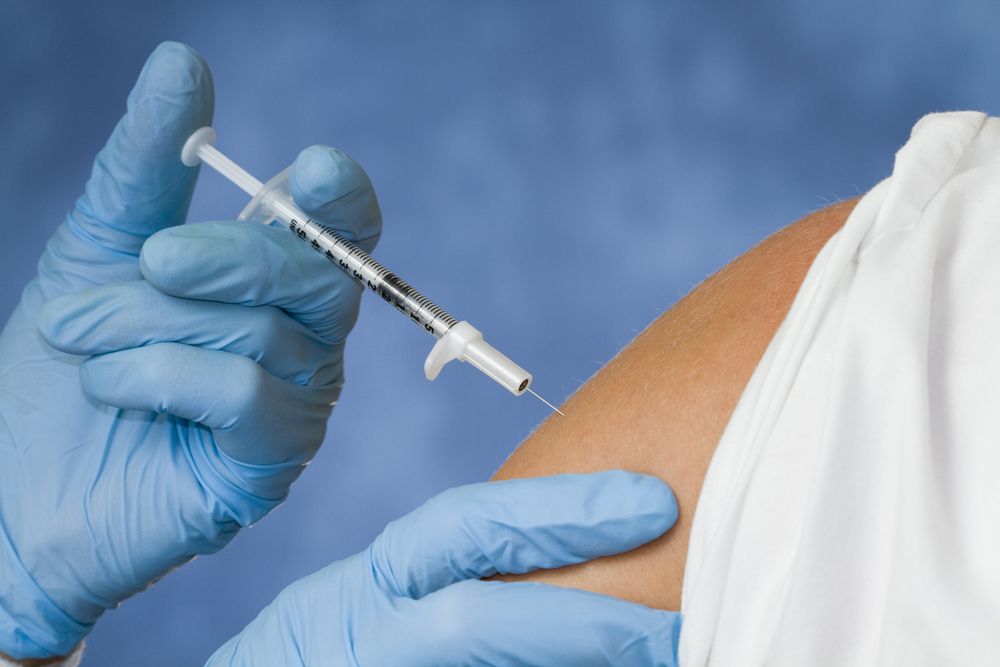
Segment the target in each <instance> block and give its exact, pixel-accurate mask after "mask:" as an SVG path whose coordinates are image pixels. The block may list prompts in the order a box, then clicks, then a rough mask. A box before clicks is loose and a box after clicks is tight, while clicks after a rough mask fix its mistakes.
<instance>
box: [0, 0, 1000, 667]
mask: <svg viewBox="0 0 1000 667" xmlns="http://www.w3.org/2000/svg"><path fill="white" fill-rule="evenodd" d="M998 26H1000V3H996V2H995V1H994V0H984V1H983V2H963V1H952V2H947V3H943V2H939V1H937V0H919V1H910V2H905V3H904V2H883V3H872V2H861V1H860V0H850V1H843V0H842V1H839V2H798V1H792V0H786V1H776V2H770V3H751V2H737V1H720V2H707V1H706V2H693V1H691V2H668V1H666V0H664V1H660V2H610V1H608V2H584V1H579V0H577V1H567V2H527V1H524V2H475V3H472V2H462V1H458V0H456V1H454V2H433V3H432V2H416V1H412V2H391V3H390V2H365V3H361V2H350V3H345V2H329V1H315V2H305V3H287V4H281V5H279V4H277V3H274V4H265V3H261V2H239V3H210V2H191V1H183V2H177V1H175V2H169V3H156V4H155V5H153V4H151V3H135V2H124V1H118V2H103V3H99V4H98V3H53V2H27V1H24V2H14V1H13V0H6V1H4V2H2V3H0V85H2V90H3V91H4V96H3V102H2V105H0V206H2V207H3V212H4V217H3V220H2V222H0V225H3V230H4V232H5V235H4V238H3V242H2V243H0V313H3V314H4V316H6V314H8V313H9V312H10V311H11V310H12V309H13V307H14V305H15V303H16V301H17V299H18V296H19V292H20V289H21V287H22V286H23V284H24V283H25V282H26V281H27V280H29V278H30V277H31V276H32V274H33V273H34V263H35V260H36V258H37V256H38V255H39V253H40V252H41V250H42V247H43V244H44V241H45V239H46V238H47V236H48V235H49V234H50V233H51V232H52V230H53V229H54V228H55V227H56V225H57V224H58V223H59V221H60V220H61V218H62V217H63V215H64V214H65V212H66V210H68V208H69V207H70V206H71V205H72V202H73V200H74V198H75V197H76V195H77V194H78V193H79V191H80V190H81V187H82V185H83V182H84V181H85V179H86V177H87V175H88V173H89V169H90V161H91V159H92V157H93V155H94V154H95V153H96V152H97V150H98V149H99V148H100V146H101V145H102V144H103V142H104V140H105V138H106V137H107V135H108V133H109V132H110V130H111V128H112V127H113V126H114V124H115V122H116V121H117V119H118V117H119V116H120V115H121V113H122V112H123V109H124V100H125V96H126V94H127V92H128V90H129V88H130V87H131V84H132V82H133V80H134V78H135V76H136V74H137V73H138V71H139V68H140V67H141V65H142V63H143V60H144V59H145V57H146V55H147V54H148V52H149V51H150V50H151V49H152V48H153V47H154V46H155V45H156V44H157V43H158V42H159V41H161V40H164V39H177V40H181V41H185V42H187V43H189V44H191V45H192V46H194V47H195V48H196V49H198V50H199V51H200V52H201V53H202V54H203V55H204V56H205V58H206V59H207V61H208V62H209V64H210V65H211V67H212V69H213V72H214V76H215V83H216V91H217V105H216V108H217V113H216V121H215V125H216V127H217V128H218V131H219V146H220V147H221V148H222V149H223V150H224V151H226V152H228V153H229V154H230V155H231V156H232V157H233V158H234V159H236V160H237V161H238V162H240V163H242V164H243V165H244V166H245V167H246V168H248V169H249V170H250V171H251V172H252V173H254V174H256V175H257V176H259V177H262V178H266V177H269V176H270V175H271V174H273V173H275V172H277V171H279V170H280V169H282V168H284V167H285V166H287V164H289V163H290V162H291V161H292V160H293V158H294V156H295V154H296V153H297V151H298V150H300V149H301V148H303V147H305V146H307V145H309V144H312V143H326V144H331V145H336V146H339V147H341V148H343V149H345V150H346V151H347V152H349V153H350V154H352V155H353V156H354V157H355V158H356V159H357V160H358V161H360V162H361V163H362V164H363V165H365V167H366V168H367V170H368V171H369V173H370V174H371V176H372V179H373V180H374V182H375V185H376V188H377V189H378V192H379V196H380V200H381V203H382V208H383V212H384V215H385V221H386V226H385V234H384V236H383V241H382V244H381V246H380V247H379V248H378V250H377V253H376V254H377V256H378V257H379V258H380V259H381V260H382V261H383V262H384V263H385V264H386V265H388V266H390V267H392V268H393V269H394V270H395V271H396V272H397V273H399V274H400V275H402V276H403V277H404V278H405V279H407V280H408V281H410V282H411V283H413V284H414V285H416V286H417V287H418V288H419V289H421V290H422V291H424V292H425V293H427V294H428V295H429V296H430V297H431V298H432V299H435V300H436V301H437V302H438V303H439V304H441V305H443V306H444V307H445V308H447V309H449V310H450V311H452V312H453V314H455V315H457V316H458V317H459V318H460V319H468V320H470V321H471V322H473V323H474V324H475V325H477V326H478V327H479V328H481V329H482V330H483V331H485V332H486V334H487V337H488V338H489V339H490V340H491V341H492V342H494V343H495V344H496V345H497V346H498V347H499V348H500V349H502V350H504V351H505V352H506V353H508V354H509V355H510V356H511V357H512V358H513V359H515V360H517V361H518V362H520V363H521V364H522V365H524V366H525V367H527V368H528V369H529V370H531V371H533V372H534V374H535V378H536V380H535V382H536V384H535V386H536V387H537V389H538V390H539V391H540V392H541V393H542V394H543V395H546V396H547V397H549V398H551V399H554V400H561V399H563V398H564V397H566V396H567V395H568V394H570V393H571V392H572V391H574V390H575V389H576V388H577V387H578V386H579V385H580V384H581V383H582V382H584V381H585V380H586V379H587V378H588V377H589V376H590V375H591V374H593V372H594V371H596V370H597V369H598V367H600V365H601V364H603V363H604V362H606V361H607V360H608V359H609V358H610V357H612V356H613V355H614V354H615V352H616V351H617V350H618V349H619V348H620V347H622V346H623V345H624V344H626V343H627V342H628V341H629V340H630V339H631V338H632V337H633V336H634V335H635V334H636V333H637V332H638V331H639V330H640V329H641V328H642V327H644V326H645V325H646V324H648V323H649V322H650V321H651V320H652V319H653V318H655V317H656V316H657V315H658V314H659V313H661V312H663V311H664V310H665V309H666V308H668V307H669V306H670V305H671V303H673V302H674V301H675V300H676V299H677V298H678V297H680V296H682V295H683V294H684V293H685V292H687V291H688V290H689V289H690V288H691V287H692V286H693V285H695V284H696V283H697V282H699V281H700V280H701V279H703V278H704V277H705V276H707V275H708V274H709V273H711V272H712V271H714V270H715V269H717V268H719V267H720V266H722V265H723V264H725V263H726V262H727V261H728V260H730V259H731V258H733V257H734V256H735V255H737V254H738V253H739V252H741V251H742V250H744V249H746V248H747V247H749V246H750V245H752V244H753V243H755V242H756V241H757V240H759V239H761V238H762V237H764V236H765V235H767V234H768V233H770V232H772V231H774V230H776V229H777V228H779V227H781V226H783V225H785V224H787V223H789V222H791V221H792V220H794V219H795V218H797V217H799V216H801V215H803V214H804V213H806V212H808V211H810V210H813V209H816V208H819V207H822V206H823V205H825V204H826V203H829V202H831V201H833V200H835V199H837V198H842V197H850V196H854V195H856V194H859V193H862V192H864V191H865V190H866V189H868V188H869V187H871V186H872V185H873V184H874V183H875V182H877V181H878V180H880V179H881V178H883V177H884V176H886V175H888V174H889V172H890V171H891V168H892V157H893V153H894V151H895V149H896V148H897V147H898V146H900V145H901V144H902V143H903V142H904V141H905V140H906V137H907V135H908V132H909V128H910V126H911V125H912V124H913V122H914V121H916V120H917V119H918V118H919V117H920V116H921V115H923V114H924V113H926V112H929V111H936V110H948V109H955V108H973V109H982V110H985V111H990V112H993V113H997V112H998V111H1000V66H998V65H1000V39H998ZM243 203H244V199H243V196H242V194H241V193H240V192H239V191H237V190H236V189H235V188H234V187H233V186H231V185H229V184H228V183H226V182H224V181H223V180H222V179H221V178H220V177H218V176H217V175H215V174H212V173H210V172H203V174H202V178H201V183H200V184H199V186H198V190H197V193H196V195H195V200H194V204H193V209H192V214H191V219H192V220H203V219H223V218H230V217H233V216H234V215H235V213H237V212H238V211H239V210H240V209H241V207H242V206H243ZM25 222H27V223H28V224H24V223H25ZM431 343H432V340H431V338H430V337H428V336H426V334H424V333H422V332H421V331H420V330H419V329H417V328H416V327H413V326H410V325H408V324H406V323H405V322H404V321H403V320H401V319H400V318H399V317H398V315H396V314H395V313H393V312H391V311H390V309H388V308H385V307H384V306H382V305H380V304H379V303H377V301H376V300H374V299H371V298H369V297H366V301H365V304H364V307H363V308H362V315H361V320H360V322H359V323H358V327H357V329H356V331H355V333H354V334H353V336H352V338H351V339H350V342H349V344H348V350H347V374H348V385H347V387H346V389H345V391H344V394H343V398H342V401H341V403H340V404H339V405H338V407H337V409H336V410H335V411H334V415H333V418H332V420H331V427H330V432H329V436H328V438H327V443H326V445H325V447H324V449H323V450H322V451H321V453H320V454H319V456H318V458H317V459H316V461H315V463H314V465H312V466H311V467H310V468H309V469H308V470H307V471H306V473H305V475H304V476H303V478H302V479H301V480H300V481H299V482H298V483H297V484H296V485H295V487H294V489H293V492H292V495H291V498H290V499H289V501H288V502H287V503H286V504H285V505H284V506H282V507H281V508H279V509H278V510H277V511H275V512H274V513H273V514H272V515H271V516H269V517H268V518H267V519H265V520H264V521H262V522H261V523H260V524H259V525H258V526H256V527H254V528H252V529H250V530H247V531H245V532H244V533H243V534H242V535H240V536H239V537H238V538H237V539H236V540H235V542H234V543H233V544H232V545H231V546H230V547H229V548H227V549H226V550H225V551H224V552H222V553H220V554H217V555H215V556H211V557H206V558H200V559H198V560H196V561H195V562H193V563H191V564H189V565H188V566H186V567H184V568H183V569H182V570H180V571H178V572H175V573H173V574H171V575H170V576H169V577H167V578H166V579H165V580H164V581H162V582H161V583H160V584H158V585H157V586H156V587H154V588H153V589H152V590H150V591H148V592H146V593H144V594H142V595H140V596H138V597H136V598H134V599H132V600H129V601H127V602H126V603H125V604H123V605H122V606H121V608H120V609H119V610H116V611H114V612H111V613H109V614H107V616H106V617H105V618H104V619H103V620H102V621H101V623H100V624H99V625H98V627H97V630H96V631H95V632H94V634H93V636H92V638H91V639H90V643H89V650H88V653H87V657H86V659H85V660H84V664H85V665H130V664H142V665H146V666H149V667H155V666H159V665H164V666H165V665H171V666H174V665H194V664H200V662H201V661H202V660H204V659H205V658H206V657H207V656H208V655H209V654H210V653H211V652H212V651H213V650H214V649H215V648H216V647H217V646H218V645H219V644H221V643H222V642H223V641H224V640H225V639H226V638H228V637H229V636H231V635H232V634H234V633H236V632H237V631H238V630H239V629H240V628H242V626H243V625H244V624H245V623H246V622H247V621H249V620H250V619H251V618H252V617H253V616H254V615H255V614H256V612H257V611H258V610H259V609H260V608H261V607H263V606H264V605H265V604H266V603H267V602H268V601H269V600H270V599H271V598H272V597H273V596H274V594H275V593H277V592H278V591H279V590H280V589H281V588H282V587H283V586H285V585H286V584H288V583H289V582H291V581H293V580H294V579H296V578H298V577H300V576H302V575H304V574H307V573H309V572H311V571H313V570H315V569H318V568H319V567H321V566H323V565H325V564H326V563H328V562H330V561H332V560H335V559H337V558H340V557H343V556H345V555H348V554H350V553H353V552H355V551H357V550H359V549H361V548H363V547H364V546H365V545H366V544H367V543H368V542H369V541H370V540H371V538H372V537H373V536H374V535H375V534H376V533H377V532H378V531H379V530H380V528H381V526H382V525H384V524H385V522H387V521H388V520H390V519H392V518H393V517H396V516H398V515H400V514H403V513H405V512H407V511H409V510H410V509H412V508H414V507H415V506H416V505H418V504H419V503H420V502H421V501H423V500H424V499H426V498H427V497H429V496H431V495H433V494H434V493H436V492H438V491H440V490H442V489H444V488H446V487H449V486H453V485H457V484H462V483H467V482H473V481H479V480H482V479H485V478H487V477H488V476H489V475H490V474H491V473H492V472H493V471H494V470H495V469H496V467H497V466H498V465H499V464H500V463H501V462H502V461H503V459H504V457H505V456H506V455H507V454H508V453H509V452H510V451H511V450H512V448H513V447H514V446H515V445H516V444H517V442H518V441H520V440H521V439H522V438H523V437H524V436H525V435H527V434H528V433H529V432H530V431H531V429H532V428H533V427H534V426H536V425H537V424H538V423H539V421H540V420H541V419H543V418H544V417H545V415H546V410H545V408H544V406H542V405H541V404H540V403H538V402H537V401H535V400H534V399H532V398H530V397H525V398H520V399H516V398H513V397H512V396H510V395H507V394H506V393H504V392H503V390H501V389H500V388H498V387H497V386H496V385H494V384H493V383H491V382H489V381H488V380H486V379H485V378H484V377H482V376H480V375H479V374H477V373H476V372H474V371H473V370H472V369H470V368H468V367H465V366H456V367H449V368H448V369H447V370H445V371H444V372H443V373H442V376H441V377H440V378H439V379H438V380H437V381H436V382H434V383H428V382H426V381H425V380H424V379H423V376H422V371H421V368H422V363H423V358H424V356H425V355H426V353H427V351H428V350H429V348H430V345H431Z"/></svg>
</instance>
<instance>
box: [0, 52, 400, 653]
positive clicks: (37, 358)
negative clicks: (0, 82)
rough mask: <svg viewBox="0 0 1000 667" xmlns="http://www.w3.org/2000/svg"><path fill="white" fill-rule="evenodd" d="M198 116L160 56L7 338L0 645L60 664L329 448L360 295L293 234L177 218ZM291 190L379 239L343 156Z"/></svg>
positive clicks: (297, 172) (0, 435) (203, 75)
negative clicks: (108, 612) (122, 607)
mask: <svg viewBox="0 0 1000 667" xmlns="http://www.w3.org/2000/svg"><path fill="white" fill-rule="evenodd" d="M212 108H213V90H212V81H211V76H210V74H209V72H208V69H207V68H206V66H205V64H204V63H203V62H202V61H201V59H200V58H199V57H198V56H197V55H196V54H195V53H194V52H193V51H191V50H190V49H189V48H188V47H186V46H183V45H181V44H176V43H167V44H163V45H161V46H160V47H159V48H157V49H156V51H155V52H154V53H153V54H152V56H151V57H150V58H149V60H148V62H147V63H146V65H145V67H144V68H143V70H142V73H141V75H140V77H139V81H138V83H137V84H136V87H135V89H134V90H133V91H132V93H131V95H130V96H129V100H128V111H127V114H126V115H125V117H124V118H123V119H122V120H121V122H120V123H119V124H118V126H117V127H116V128H115V130H114V133H113V134H112V136H111V139H110V140H109V142H108V144H107V146H106V147H105V148H104V149H103V150H102V151H101V153H100V154H99V155H98V157H97V160H96V162H95V163H94V169H93V174H92V176H91V178H90V180H89V182H88V183H87V186H86V191H85V193H84V195H83V196H82V197H81V198H80V199H79V201H77V203H76V206H75V207H74V209H73V210H72V211H71V212H70V213H69V215H68V216H67V218H66V220H65V222H64V223H63V224H62V225H61V226H60V227H59V229H58V230H57V231H56V233H55V235H54V236H53V237H52V239H51V240H50V241H49V244H48V247H47V249H46V251H45V254H44V256H43V257H42V259H41V261H40V262H39V270H38V276H37V277H36V278H35V279H34V280H33V281H32V282H31V283H30V284H29V285H28V286H27V288H26V289H25V290H24V294H23V297H22V300H21V303H20V305H19V306H18V308H17V309H16V311H15V312H14V314H13V315H12V316H11V319H10V321H9V322H8V323H7V326H6V328H5V329H4V330H3V333H2V335H0V653H6V654H8V655H10V656H12V657H15V658H28V657H48V656H54V655H62V654H65V653H68V652H69V651H70V650H71V649H72V648H73V647H74V645H76V644H77V643H78V642H79V641H80V639H81V638H82V637H83V636H84V635H85V634H86V633H87V632H88V631H89V630H90V628H91V626H92V625H93V623H94V622H95V620H96V619H97V618H98V617H99V616H100V615H101V613H102V612H103V611H104V610H105V609H108V608H110V607H114V606H115V605H116V604H117V603H118V602H119V601H121V600H122V599H123V598H125V597H127V596H129V595H131V594H132V593H135V592H136V591H139V590H141V589H143V588H144V587H146V586H147V585H148V584H149V583H150V582H152V581H154V580H155V579H156V578H157V577H159V576H161V575H163V574H164V573H165V572H167V571H168V570H169V569H170V568H172V567H174V566H176V565H178V564H180V563H183V562H184V561H186V560H188V559H189V558H191V557H192V556H193V555H195V554H203V553H209V552H213V551H216V550H218V549H219V548H221V547H222V546H223V545H225V544H226V543H227V542H228V541H229V540H230V539H232V537H233V536H234V535H235V533H236V532H237V530H238V529H239V528H240V527H241V526H247V525H249V524H251V523H253V522H254V521H257V520H258V519H260V518H261V517H262V516H264V515H265V514H266V513H267V512H268V511H269V510H271V509H272V508H273V507H275V506H276V505H277V504H278V503H280V502H281V500H282V499H283V498H284V497H285V495H286V493H287V491H288V487H289V484H291V482H292V481H293V480H294V479H295V478H296V476H297V475H298V474H299V472H300V471H301V470H302V467H303V465H304V464H305V463H306V462H307V461H308V460H309V459H310V458H311V457H312V456H313V454H314V452H315V450H316V448H317V447H318V446H319V444H320V442H321V441H322V439H323V435H324V431H325V427H326V421H327V417H328V416H329V413H330V409H331V406H332V404H333V403H334V401H335V400H336V399H337V397H338V394H339V391H340V387H341V384H342V381H343V368H342V351H343V345H344V337H345V336H346V335H347V333H348V331H349V330H350V329H351V327H352V326H353V324H354V321H355V319H356V317H357V313H358V304H359V297H360V292H361V288H360V287H359V286H358V285H357V284H355V283H354V281H353V280H351V279H350V278H348V277H347V276H346V275H345V274H344V273H343V272H341V271H339V270H333V269H332V268H331V267H330V265H329V263H328V262H327V260H325V259H324V258H323V257H322V256H320V255H319V254H318V253H316V252H314V251H313V250H311V249H310V248H309V247H308V246H307V245H306V244H304V243H302V242H301V241H299V240H297V239H295V238H294V236H293V235H292V234H291V233H289V232H288V231H287V230H284V229H280V228H275V227H265V226H262V225H259V224H251V223H235V222H224V223H205V224H190V225H181V223H183V222H184V220H185V216H186V214H187V207H188V202H189V201H190V198H191V192H192V188H193V187H194V182H195V178H196V173H197V170H195V169H189V168H188V167H185V166H184V165H183V164H181V161H180V149H181V146H182V145H183V143H184V141H185V139H186V138H187V137H188V135H190V133H191V132H192V131H194V130H195V129H197V128H199V127H201V126H203V125H208V124H209V123H210V120H211V116H212ZM291 189H292V194H293V196H294V197H295V199H296V201H297V202H298V203H299V204H300V205H301V207H302V208H304V209H305V210H306V211H307V212H309V213H310V214H311V215H314V216H315V217H316V218H317V219H319V220H321V221H323V222H324V223H326V224H328V225H330V226H332V227H335V228H336V229H338V230H340V231H341V232H342V233H344V234H345V235H346V236H347V237H349V238H353V239H355V240H356V241H358V243H359V245H361V246H362V247H364V248H365V249H367V250H370V249H371V248H372V246H374V245H375V242H376V239H377V237H378V235H379V231H380V227H381V218H380V214H379V210H378V204H377V202H376V200H375V195H374V192H373V191H372V188H371V184H370V182H369V180H368V177H367V176H366V175H365V173H364V172H363V171H362V170H361V168H360V167H359V166H358V165H357V164H355V163H354V162H353V161H351V160H350V158H348V157H346V156H345V155H344V154H342V153H340V152H338V151H335V150H333V149H329V148H320V147H313V148H310V149H307V150H306V151H304V152H303V153H302V154H301V155H299V157H298V159H297V160H296V162H295V168H294V170H293V173H292V177H291ZM140 250H141V254H140Z"/></svg>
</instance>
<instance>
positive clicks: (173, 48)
mask: <svg viewBox="0 0 1000 667" xmlns="http://www.w3.org/2000/svg"><path fill="white" fill-rule="evenodd" d="M211 84H212V75H211V73H210V72H209V69H208V65H207V64H206V63H205V60H204V59H203V58H202V57H201V56H200V55H199V54H198V52H197V51H195V50H194V49H192V48H191V47H190V46H188V45H187V44H182V43H180V42H170V41H168V42H163V43H161V44H160V45H159V46H157V47H156V48H155V49H154V50H153V52H152V53H151V54H150V55H149V58H147V59H146V64H145V65H144V66H143V68H142V73H141V74H140V75H139V85H137V86H136V88H135V91H134V92H135V93H136V94H137V95H138V96H139V97H140V98H148V97H150V96H151V95H156V96H157V97H158V98H159V99H160V100H167V101H171V102H173V101H177V102H185V101H187V100H188V99H190V98H191V97H192V96H195V95H199V94H201V93H203V92H204V91H205V88H206V87H208V88H210V87H211ZM132 101H133V102H134V101H137V100H132Z"/></svg>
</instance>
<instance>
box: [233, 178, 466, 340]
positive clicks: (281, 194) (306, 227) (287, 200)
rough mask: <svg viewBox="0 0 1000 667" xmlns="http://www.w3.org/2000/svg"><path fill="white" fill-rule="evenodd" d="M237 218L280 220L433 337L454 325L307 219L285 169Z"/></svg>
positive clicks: (372, 262)
mask: <svg viewBox="0 0 1000 667" xmlns="http://www.w3.org/2000/svg"><path fill="white" fill-rule="evenodd" d="M239 217H240V219H241V220H254V221H257V222H265V223H266V222H270V221H271V220H278V221H280V222H281V223H282V224H284V225H285V226H287V227H288V229H289V230H290V231H291V232H292V233H293V234H295V235H296V236H298V237H299V238H300V239H302V240H303V241H306V242H308V243H309V245H311V246H312V247H313V249H314V250H316V251H317V252H319V253H320V254H322V255H323V256H324V257H326V258H327V259H328V260H330V262H332V263H334V264H336V265H337V266H339V267H340V268H341V269H342V270H344V271H345V272H347V273H348V274H349V275H351V276H352V277H354V279H355V280H357V281H358V282H359V283H361V284H362V285H363V286H365V287H367V288H368V289H370V290H371V291H372V292H374V293H375V294H378V295H379V296H380V297H382V299H384V300H385V301H386V302H388V303H389V304H391V305H392V306H394V307H395V308H396V310H398V311H400V312H401V313H403V314H404V315H406V316H407V317H408V318H409V319H410V320H412V321H413V322H414V323H415V324H417V325H419V326H421V327H423V328H424V329H425V330H426V331H427V332H428V333H430V334H433V335H434V337H436V338H440V337H441V336H444V335H445V334H446V333H448V330H449V329H451V327H453V326H454V325H455V324H456V323H457V322H458V320H456V319H455V318H454V317H452V316H451V315H449V314H448V313H447V312H445V310H444V309H443V308H441V307H439V306H437V305H435V304H434V303H433V302H432V301H431V300H430V299H428V298H427V297H425V296H424V295H423V294H421V293H420V292H418V291H417V290H415V289H414V288H413V287H412V286H410V285H409V284H408V283H407V282H406V281H405V280H403V279H402V278H400V277H399V276H397V275H396V274H394V273H392V272H391V271H389V269H387V268H385V267H384V266H382V265H381V264H379V263H378V262H377V261H376V260H375V259H374V258H373V257H372V256H371V255H369V254H368V253H366V252H365V251H364V250H362V249H361V248H359V247H358V246H357V245H356V244H355V243H353V242H352V241H350V240H348V239H346V238H344V237H343V236H341V235H340V233H338V232H337V231H335V230H333V229H330V228H329V227H326V226H325V225H321V224H320V223H318V222H316V221H315V220H312V219H311V218H309V216H307V215H306V214H305V213H304V212H303V211H302V209H300V208H299V207H298V206H296V204H295V202H294V200H293V199H292V197H291V195H290V194H289V193H288V170H287V169H286V170H285V171H283V172H281V173H280V174H278V175H277V176H275V177H274V178H272V179H271V180H270V181H268V182H267V183H266V184H265V185H264V186H263V187H262V188H261V189H260V191H259V192H258V193H257V196H255V197H254V198H253V201H251V202H250V205H249V206H247V208H246V209H244V211H243V212H242V213H241V214H240V216H239Z"/></svg>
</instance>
